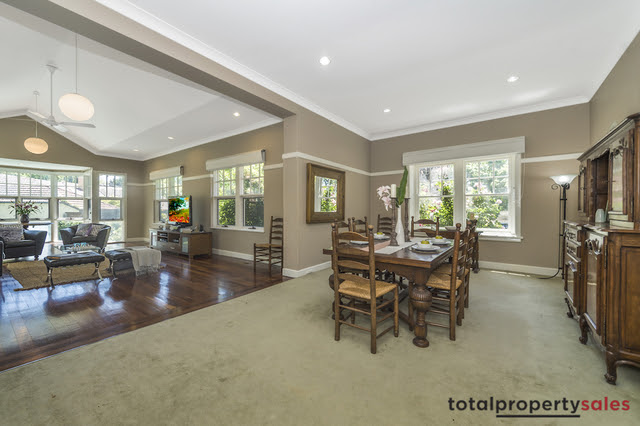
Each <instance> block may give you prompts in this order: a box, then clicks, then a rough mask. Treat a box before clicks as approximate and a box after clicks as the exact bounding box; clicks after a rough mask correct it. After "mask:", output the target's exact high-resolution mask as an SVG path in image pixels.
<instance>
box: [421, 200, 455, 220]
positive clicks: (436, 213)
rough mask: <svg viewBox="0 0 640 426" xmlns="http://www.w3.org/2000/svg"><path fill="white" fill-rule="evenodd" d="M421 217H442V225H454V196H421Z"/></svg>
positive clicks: (432, 218)
mask: <svg viewBox="0 0 640 426" xmlns="http://www.w3.org/2000/svg"><path fill="white" fill-rule="evenodd" d="M419 209H420V219H431V220H435V219H436V217H439V218H440V225H441V226H450V225H453V197H426V198H420V205H419Z"/></svg>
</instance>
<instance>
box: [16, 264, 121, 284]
mask: <svg viewBox="0 0 640 426" xmlns="http://www.w3.org/2000/svg"><path fill="white" fill-rule="evenodd" d="M5 266H6V269H7V270H8V271H9V272H10V273H11V275H12V276H13V278H15V279H16V281H18V282H19V283H20V285H21V286H22V288H17V289H16V290H15V291H22V290H32V289H34V288H42V287H49V283H48V282H46V281H45V279H46V278H47V267H46V266H45V264H44V262H43V261H42V260H37V261H25V262H13V263H5ZM108 266H109V262H108V261H106V260H105V261H104V262H102V263H101V264H100V274H101V275H102V276H103V277H110V276H111V272H108V271H107V270H106V268H107V267H108ZM94 270H95V267H94V266H93V264H91V265H78V266H72V267H68V268H55V269H54V270H53V271H52V275H53V284H54V285H59V284H69V283H74V282H78V281H90V280H95V279H98V274H95V275H93V271H94Z"/></svg>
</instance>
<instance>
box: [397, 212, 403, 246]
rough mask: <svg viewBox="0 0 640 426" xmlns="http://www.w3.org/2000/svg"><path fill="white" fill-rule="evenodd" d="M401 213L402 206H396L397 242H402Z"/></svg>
mask: <svg viewBox="0 0 640 426" xmlns="http://www.w3.org/2000/svg"><path fill="white" fill-rule="evenodd" d="M401 213H402V208H401V207H398V214H397V216H396V217H397V218H398V220H397V221H396V241H397V242H398V244H404V243H405V241H404V226H402V216H400V215H401Z"/></svg>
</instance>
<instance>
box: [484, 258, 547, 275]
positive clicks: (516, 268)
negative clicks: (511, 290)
mask: <svg viewBox="0 0 640 426" xmlns="http://www.w3.org/2000/svg"><path fill="white" fill-rule="evenodd" d="M479 263H480V269H496V270H498V271H509V272H520V273H523V274H535V275H549V276H550V275H553V274H555V273H556V271H557V269H556V268H546V267H544V266H530V265H518V264H515V263H501V262H486V261H482V260H481V261H480V262H479Z"/></svg>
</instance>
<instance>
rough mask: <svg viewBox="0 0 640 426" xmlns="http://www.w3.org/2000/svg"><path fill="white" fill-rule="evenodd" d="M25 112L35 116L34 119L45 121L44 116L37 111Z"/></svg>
mask: <svg viewBox="0 0 640 426" xmlns="http://www.w3.org/2000/svg"><path fill="white" fill-rule="evenodd" d="M27 112H28V113H29V114H31V115H35V116H36V117H38V118H41V119H43V120H45V119H46V118H47V117H45V116H44V115H42V114H40V113H39V112H38V111H31V110H29V111H27Z"/></svg>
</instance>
